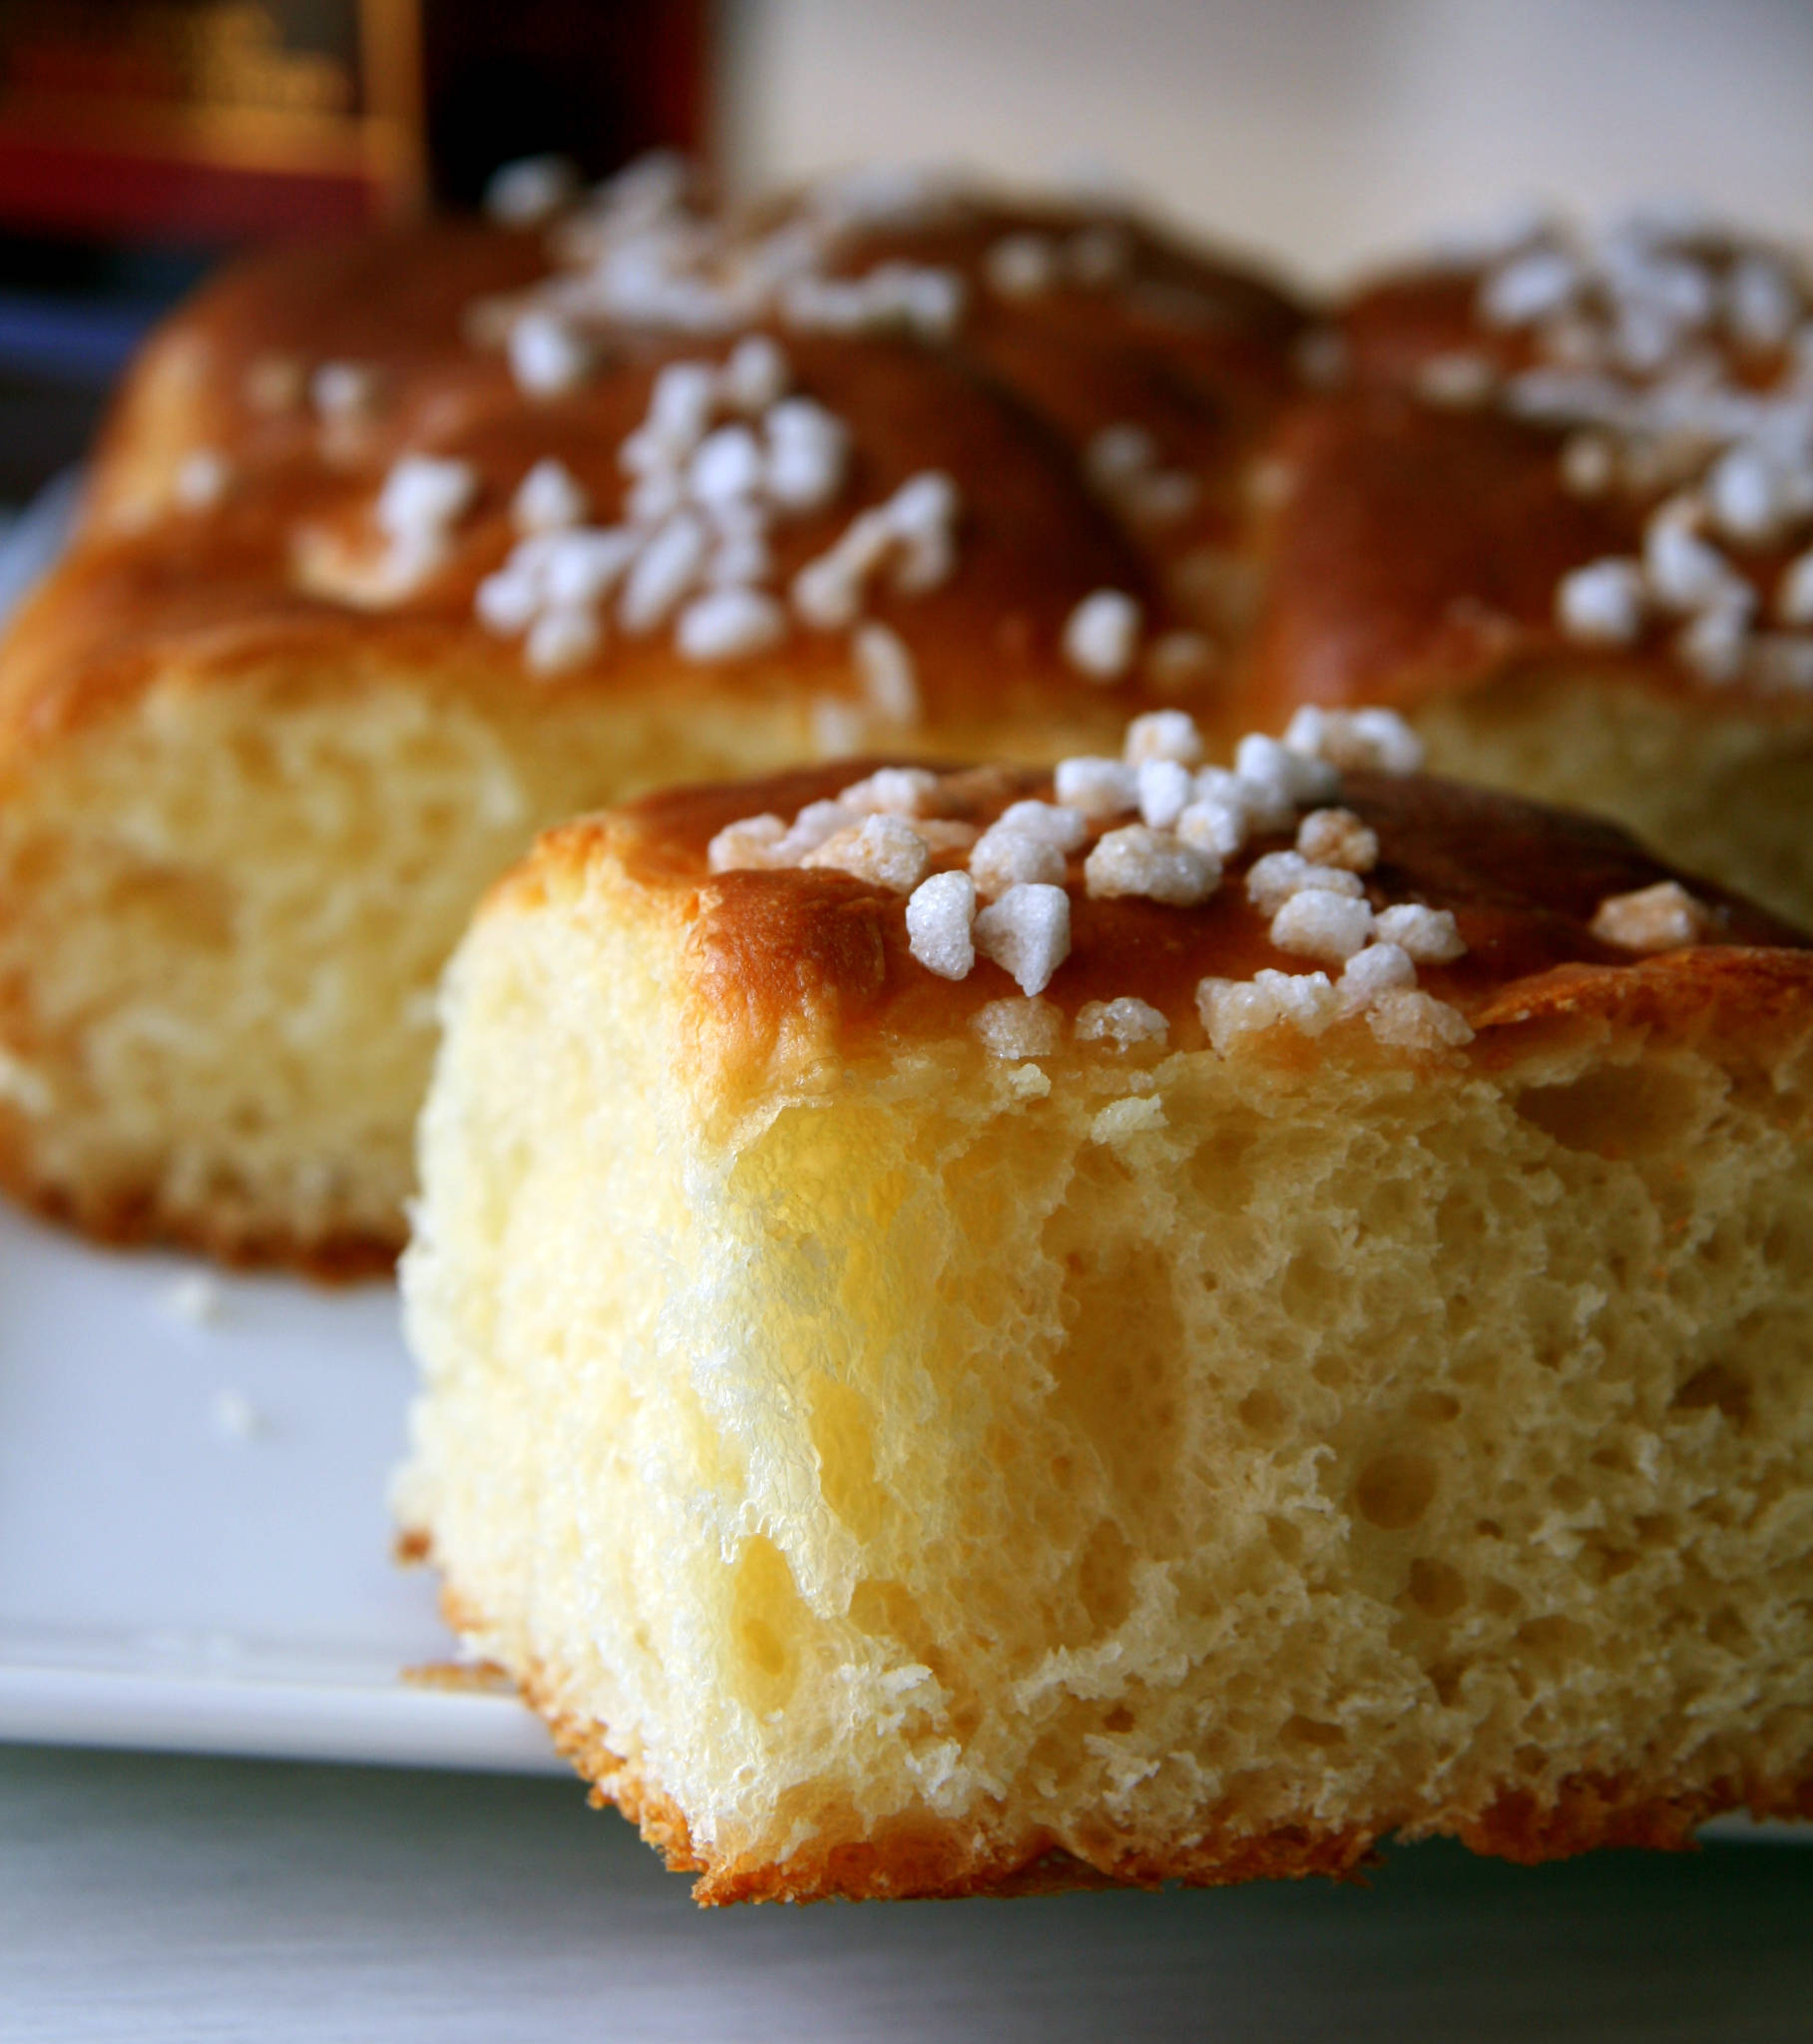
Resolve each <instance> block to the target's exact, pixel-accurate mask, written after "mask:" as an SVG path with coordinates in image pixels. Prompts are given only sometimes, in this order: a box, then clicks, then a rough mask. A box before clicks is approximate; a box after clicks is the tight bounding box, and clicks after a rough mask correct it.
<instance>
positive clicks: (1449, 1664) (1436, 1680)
mask: <svg viewBox="0 0 1813 2044" xmlns="http://www.w3.org/2000/svg"><path fill="white" fill-rule="evenodd" d="M1466 1674H1467V1663H1466V1662H1465V1661H1438V1662H1436V1664H1435V1665H1434V1667H1432V1668H1431V1669H1430V1671H1429V1682H1430V1687H1431V1688H1432V1689H1434V1691H1435V1694H1436V1701H1437V1702H1438V1703H1440V1704H1441V1705H1442V1706H1443V1707H1444V1709H1446V1708H1449V1707H1451V1706H1452V1705H1453V1704H1454V1701H1455V1699H1456V1698H1457V1697H1458V1696H1459V1695H1460V1693H1461V1684H1462V1682H1463V1681H1464V1680H1465V1678H1466Z"/></svg>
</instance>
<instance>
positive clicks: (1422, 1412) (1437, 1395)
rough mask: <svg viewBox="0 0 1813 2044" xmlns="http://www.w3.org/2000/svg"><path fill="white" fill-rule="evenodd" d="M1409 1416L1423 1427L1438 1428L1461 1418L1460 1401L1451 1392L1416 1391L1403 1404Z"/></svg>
mask: <svg viewBox="0 0 1813 2044" xmlns="http://www.w3.org/2000/svg"><path fill="white" fill-rule="evenodd" d="M1404 1410H1405V1411H1406V1413H1408V1414H1409V1416H1410V1417H1411V1418H1412V1419H1414V1420H1418V1421H1420V1422H1422V1423H1424V1424H1425V1425H1436V1426H1439V1425H1441V1424H1443V1423H1445V1422H1446V1421H1448V1420H1450V1419H1459V1418H1460V1416H1461V1401H1460V1399H1458V1398H1457V1397H1456V1396H1455V1395H1454V1393H1453V1392H1452V1391H1417V1392H1414V1393H1413V1394H1412V1395H1411V1397H1410V1398H1409V1399H1408V1401H1407V1402H1406V1404H1405V1407H1404Z"/></svg>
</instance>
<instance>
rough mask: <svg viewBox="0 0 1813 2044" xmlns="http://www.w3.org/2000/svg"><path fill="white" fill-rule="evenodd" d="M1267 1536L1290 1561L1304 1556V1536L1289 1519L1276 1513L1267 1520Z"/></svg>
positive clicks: (1299, 1559) (1298, 1559) (1295, 1560)
mask: <svg viewBox="0 0 1813 2044" xmlns="http://www.w3.org/2000/svg"><path fill="white" fill-rule="evenodd" d="M1265 1533H1266V1537H1267V1538H1268V1539H1269V1540H1270V1542H1271V1544H1272V1546H1273V1547H1275V1548H1276V1549H1277V1551H1278V1552H1279V1554H1281V1555H1282V1556H1283V1557H1284V1559H1285V1560H1286V1561H1288V1562H1297V1561H1301V1560H1302V1558H1303V1536H1302V1534H1301V1533H1299V1532H1298V1531H1297V1529H1296V1527H1294V1526H1293V1525H1292V1524H1291V1523H1290V1521H1289V1520H1288V1519H1281V1518H1279V1517H1278V1516H1277V1515H1276V1514H1275V1513H1274V1514H1273V1515H1272V1516H1271V1517H1270V1518H1268V1519H1267V1520H1266V1522H1265Z"/></svg>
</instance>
